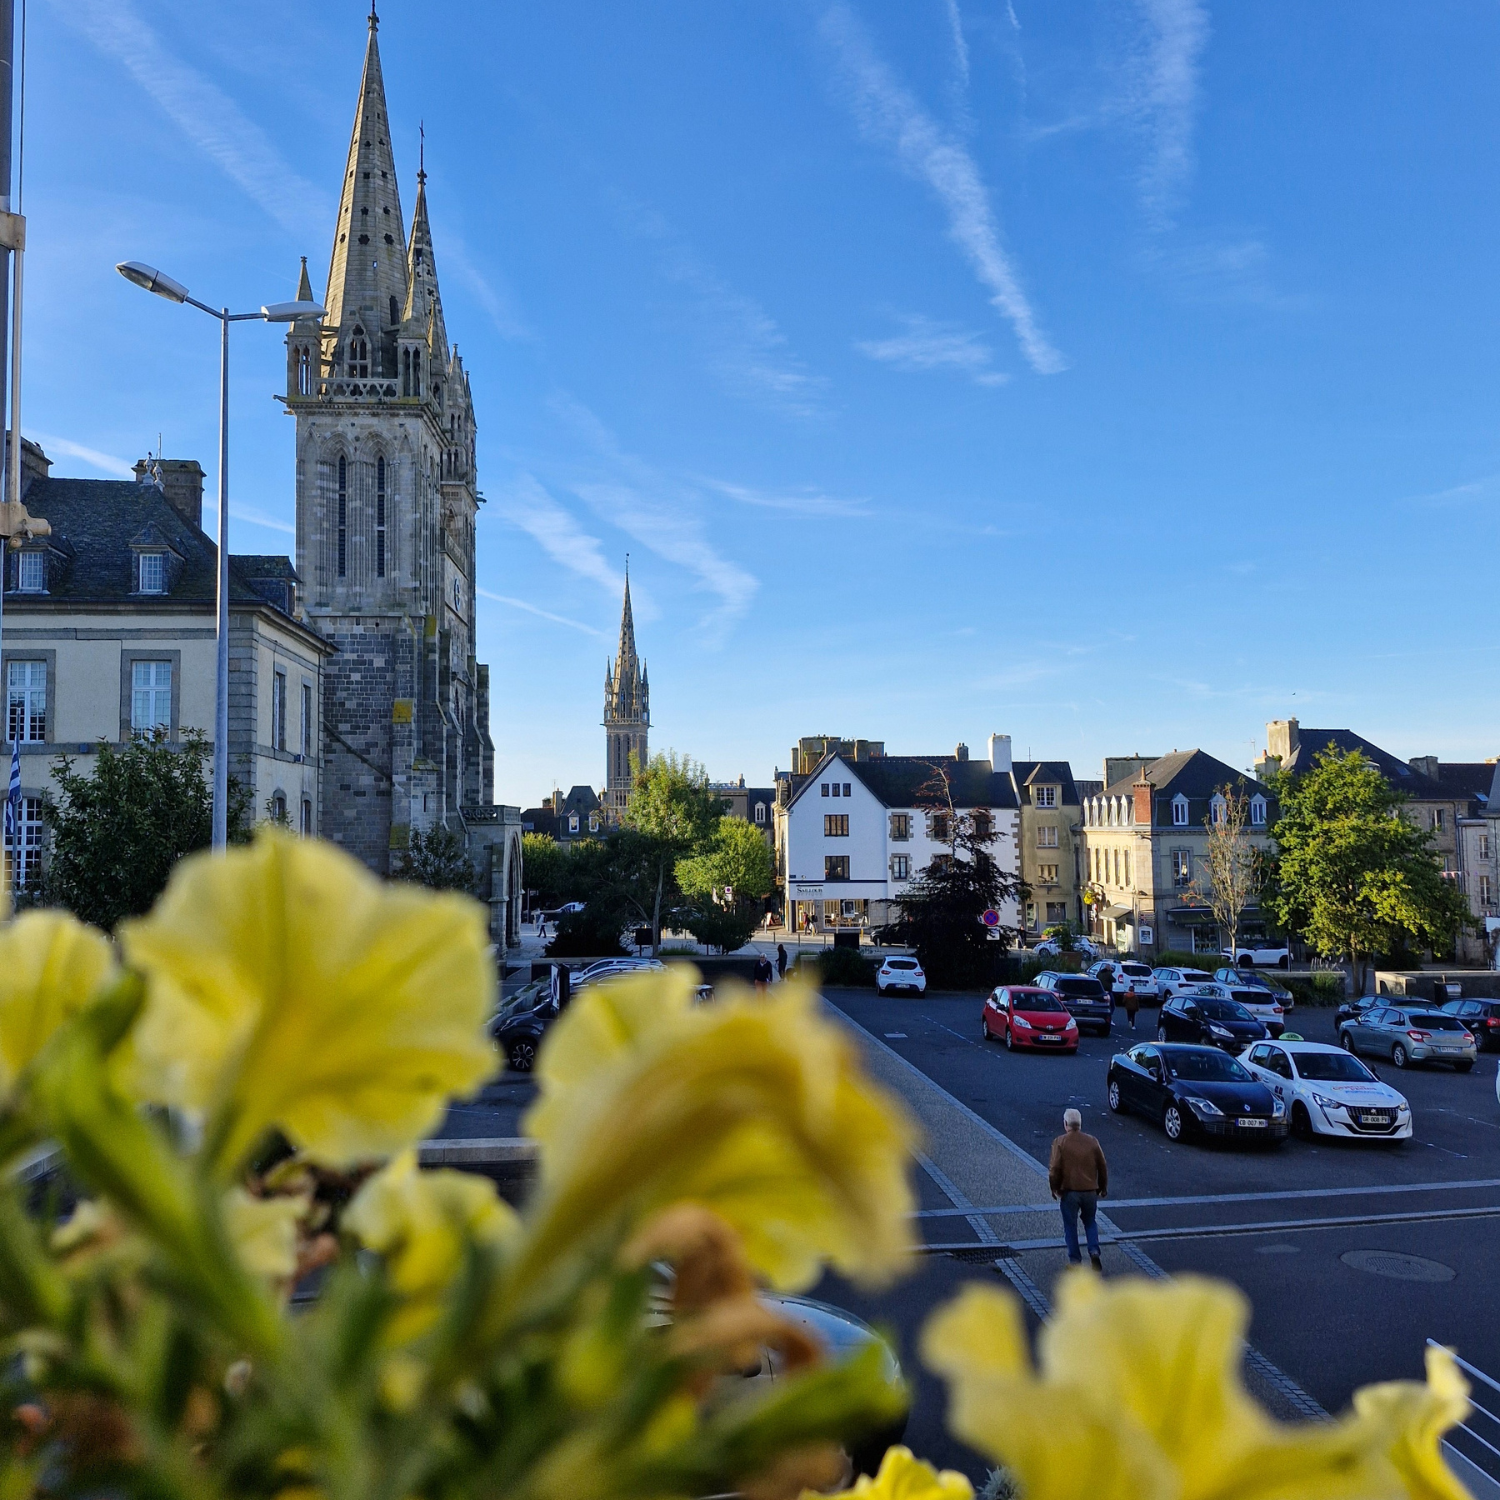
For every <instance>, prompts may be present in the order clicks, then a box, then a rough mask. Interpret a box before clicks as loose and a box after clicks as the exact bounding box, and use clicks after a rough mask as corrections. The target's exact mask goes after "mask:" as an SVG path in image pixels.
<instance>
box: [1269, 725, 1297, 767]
mask: <svg viewBox="0 0 1500 1500" xmlns="http://www.w3.org/2000/svg"><path fill="white" fill-rule="evenodd" d="M1301 743H1302V736H1301V734H1300V733H1299V732H1298V728H1297V721H1296V720H1295V719H1272V720H1271V722H1270V723H1269V724H1267V725H1266V759H1267V760H1274V761H1275V762H1276V763H1277V764H1278V765H1281V766H1284V765H1285V764H1286V763H1287V762H1288V761H1289V760H1290V759H1291V758H1292V757H1293V756H1294V755H1295V754H1296V753H1297V748H1298V746H1299V745H1301Z"/></svg>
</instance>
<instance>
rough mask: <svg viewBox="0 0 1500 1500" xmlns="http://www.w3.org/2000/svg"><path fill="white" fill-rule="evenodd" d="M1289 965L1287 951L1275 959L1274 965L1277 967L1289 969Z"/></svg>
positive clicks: (1289, 956) (1290, 959)
mask: <svg viewBox="0 0 1500 1500" xmlns="http://www.w3.org/2000/svg"><path fill="white" fill-rule="evenodd" d="M1291 966H1292V958H1291V955H1290V954H1289V953H1283V954H1282V955H1281V957H1280V958H1278V959H1277V960H1276V967H1277V968H1278V969H1290V968H1291Z"/></svg>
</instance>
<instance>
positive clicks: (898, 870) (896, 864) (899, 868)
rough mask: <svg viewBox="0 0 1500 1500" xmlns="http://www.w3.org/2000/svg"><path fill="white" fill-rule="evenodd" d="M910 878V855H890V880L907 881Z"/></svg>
mask: <svg viewBox="0 0 1500 1500" xmlns="http://www.w3.org/2000/svg"><path fill="white" fill-rule="evenodd" d="M910 878H911V855H909V854H893V855H891V879H892V880H909V879H910Z"/></svg>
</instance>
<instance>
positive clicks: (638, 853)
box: [547, 828, 657, 958]
mask: <svg viewBox="0 0 1500 1500" xmlns="http://www.w3.org/2000/svg"><path fill="white" fill-rule="evenodd" d="M566 858H567V862H568V869H567V875H568V879H567V884H566V887H565V890H566V894H567V897H568V899H569V900H570V901H581V902H582V903H583V910H582V911H576V912H568V913H567V914H566V915H565V916H564V917H562V918H561V919H560V920H559V922H558V924H557V936H556V937H554V938H553V939H552V941H551V942H550V943H548V944H547V953H548V955H549V956H550V957H553V958H608V957H610V956H612V955H614V954H617V953H624V952H625V951H626V949H625V946H624V944H623V943H622V941H621V937H622V934H623V933H624V932H625V931H626V929H627V928H636V927H643V926H646V925H647V924H649V922H650V920H651V912H652V909H653V905H654V902H655V896H656V878H657V844H656V841H655V840H653V839H652V838H650V837H649V836H648V835H646V834H643V833H639V832H637V831H636V830H635V829H633V828H617V829H614V830H612V831H611V832H610V833H609V834H608V836H607V837H605V838H602V839H584V840H583V841H582V842H580V843H577V844H574V845H573V847H572V849H571V850H570V852H569V853H568V854H567V856H566Z"/></svg>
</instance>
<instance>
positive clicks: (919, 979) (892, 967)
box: [875, 958, 927, 995]
mask: <svg viewBox="0 0 1500 1500" xmlns="http://www.w3.org/2000/svg"><path fill="white" fill-rule="evenodd" d="M875 988H876V989H877V990H879V991H880V993H881V994H882V995H883V994H885V992H886V991H887V990H913V991H915V993H917V994H918V995H925V994H926V993H927V976H926V975H925V974H924V973H923V972H922V965H921V963H920V962H918V960H916V959H915V958H888V959H886V961H885V962H884V963H883V964H881V966H880V968H879V969H878V970H877V971H876V974H875Z"/></svg>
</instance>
